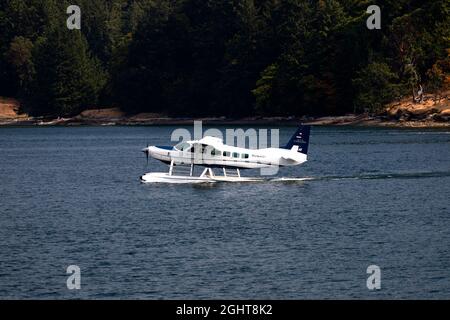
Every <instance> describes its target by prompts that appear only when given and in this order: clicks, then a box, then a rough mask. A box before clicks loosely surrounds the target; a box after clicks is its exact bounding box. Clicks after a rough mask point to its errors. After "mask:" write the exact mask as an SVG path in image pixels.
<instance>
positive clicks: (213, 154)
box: [211, 149, 222, 156]
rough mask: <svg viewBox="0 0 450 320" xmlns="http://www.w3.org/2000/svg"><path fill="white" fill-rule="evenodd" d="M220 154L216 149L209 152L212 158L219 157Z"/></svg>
mask: <svg viewBox="0 0 450 320" xmlns="http://www.w3.org/2000/svg"><path fill="white" fill-rule="evenodd" d="M221 153H222V152H220V151H219V150H217V149H212V151H211V155H212V156H220V154H221Z"/></svg>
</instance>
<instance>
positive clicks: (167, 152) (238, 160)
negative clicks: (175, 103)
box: [144, 137, 307, 169]
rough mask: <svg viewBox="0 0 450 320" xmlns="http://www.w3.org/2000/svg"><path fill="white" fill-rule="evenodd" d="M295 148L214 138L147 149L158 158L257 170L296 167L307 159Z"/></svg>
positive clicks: (177, 161)
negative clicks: (255, 145) (252, 146)
mask: <svg viewBox="0 0 450 320" xmlns="http://www.w3.org/2000/svg"><path fill="white" fill-rule="evenodd" d="M297 150H298V148H297V147H293V148H292V149H281V148H265V149H258V150H253V149H246V148H239V147H234V146H229V145H225V144H223V142H222V140H221V139H219V138H215V137H204V138H203V139H200V140H194V141H187V142H184V143H181V144H178V145H177V146H175V147H165V146H163V147H158V146H151V147H148V148H145V149H144V151H145V152H148V155H149V156H151V157H152V158H155V159H157V160H160V161H163V162H166V163H171V162H172V161H173V163H174V164H194V165H201V166H206V167H224V168H225V167H228V168H241V169H257V168H267V167H274V166H295V165H299V164H302V163H303V162H305V161H307V156H306V154H303V153H300V152H298V151H297Z"/></svg>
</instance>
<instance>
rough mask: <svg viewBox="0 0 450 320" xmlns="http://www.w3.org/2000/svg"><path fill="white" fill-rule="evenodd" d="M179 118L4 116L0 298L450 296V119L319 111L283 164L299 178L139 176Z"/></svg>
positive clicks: (0, 131)
mask: <svg viewBox="0 0 450 320" xmlns="http://www.w3.org/2000/svg"><path fill="white" fill-rule="evenodd" d="M174 129H175V127H169V126H164V127H79V128H58V127H54V128H50V127H47V128H0V246H1V247H0V298H3V299H5V298H37V299H44V298H45V299H46V298H89V299H95V298H101V299H105V298H114V299H117V298H139V299H147V298H149V299H154V298H166V299H170V298H248V299H255V298H261V299H265V298H272V299H278V298H287V299H298V298H326V299H328V298H375V299H377V298H418V299H427V298H447V299H448V298H450V200H449V199H450V196H449V195H450V132H448V130H447V131H446V130H425V129H416V130H398V129H370V128H334V127H315V128H313V130H312V136H311V145H310V156H309V161H308V162H307V163H306V164H305V165H303V166H300V167H293V168H288V169H283V170H282V171H281V172H280V173H279V177H302V178H305V177H306V178H309V179H307V180H304V181H284V182H281V181H278V182H261V183H239V184H226V183H217V184H209V185H197V186H195V185H165V184H160V185H144V184H141V183H140V182H139V176H140V175H142V174H143V173H145V172H148V171H165V170H166V166H165V165H164V164H162V163H159V162H157V161H154V160H150V162H149V165H148V167H147V168H146V164H145V158H144V156H143V154H142V153H141V152H140V149H141V148H142V147H144V146H145V145H146V144H147V143H149V144H152V145H153V144H172V143H171V142H170V134H171V133H172V131H173V130H174ZM222 129H224V128H222ZM294 130H295V128H293V127H283V128H280V136H281V142H285V141H287V140H288V139H289V137H290V135H291V134H292V133H293V131H294ZM257 173H258V172H251V171H250V172H246V174H247V175H253V174H257ZM71 264H76V265H78V266H80V268H81V275H82V276H81V286H82V287H81V290H72V291H71V290H68V289H67V287H66V279H67V274H66V268H67V266H68V265H71ZM372 264H375V265H378V266H379V267H380V268H381V272H382V279H381V284H382V288H381V290H378V291H369V290H368V289H367V287H366V279H367V277H368V275H367V274H366V269H367V267H368V266H369V265H372Z"/></svg>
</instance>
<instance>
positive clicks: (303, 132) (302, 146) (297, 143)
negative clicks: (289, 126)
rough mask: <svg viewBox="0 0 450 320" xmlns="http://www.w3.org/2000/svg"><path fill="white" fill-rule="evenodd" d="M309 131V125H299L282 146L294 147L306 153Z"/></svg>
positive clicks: (286, 147)
mask: <svg viewBox="0 0 450 320" xmlns="http://www.w3.org/2000/svg"><path fill="white" fill-rule="evenodd" d="M310 132H311V126H303V125H300V127H298V129H297V131H295V133H294V135H293V136H292V137H291V139H290V140H289V142H288V144H287V145H286V146H285V147H284V148H285V149H294V150H297V151H298V152H300V153H303V154H308V146H309V134H310Z"/></svg>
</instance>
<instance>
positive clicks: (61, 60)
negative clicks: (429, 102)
mask: <svg viewBox="0 0 450 320" xmlns="http://www.w3.org/2000/svg"><path fill="white" fill-rule="evenodd" d="M73 4H76V5H78V6H79V7H80V8H81V12H82V17H81V29H80V30H69V29H68V28H67V27H66V19H67V18H68V15H67V13H66V9H67V7H68V6H69V5H73ZM374 4H375V5H378V6H379V7H380V8H381V29H380V30H369V29H368V28H367V26H366V20H367V18H368V16H369V14H368V13H367V12H366V10H367V8H368V7H369V6H370V5H374ZM0 40H1V41H0V96H11V97H17V98H18V99H19V100H20V101H21V103H22V107H23V109H24V111H26V112H29V113H30V114H33V115H44V116H65V115H74V114H77V113H79V112H81V111H83V110H85V109H88V108H95V107H103V106H119V107H120V108H121V109H122V110H124V111H125V112H128V113H138V112H162V113H166V114H168V115H171V116H186V115H189V116H204V115H211V116H227V117H242V116H249V115H295V116H302V115H312V116H314V115H337V114H344V113H348V112H356V113H361V112H377V111H378V110H380V108H382V106H383V105H385V104H386V103H389V102H391V101H393V100H395V99H398V98H400V97H403V96H408V95H411V94H413V93H414V92H417V91H418V90H419V88H422V89H423V90H425V92H429V93H432V92H433V93H436V92H441V91H443V90H445V89H446V88H448V87H449V84H450V51H449V50H450V2H449V1H448V0H433V1H430V0H384V1H381V0H380V1H376V0H370V1H369V0H77V1H70V2H69V1H66V0H6V1H2V2H0Z"/></svg>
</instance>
